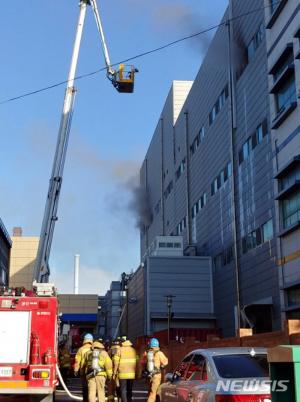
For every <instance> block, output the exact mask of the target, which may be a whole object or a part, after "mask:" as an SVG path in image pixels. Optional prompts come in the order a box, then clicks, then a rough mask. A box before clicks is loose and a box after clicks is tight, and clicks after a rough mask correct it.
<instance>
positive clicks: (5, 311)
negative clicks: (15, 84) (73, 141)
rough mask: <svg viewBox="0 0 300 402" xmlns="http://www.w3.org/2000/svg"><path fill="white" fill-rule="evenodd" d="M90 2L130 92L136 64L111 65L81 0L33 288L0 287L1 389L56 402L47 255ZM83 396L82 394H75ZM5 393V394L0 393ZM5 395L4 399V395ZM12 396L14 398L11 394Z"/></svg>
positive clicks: (118, 77)
mask: <svg viewBox="0 0 300 402" xmlns="http://www.w3.org/2000/svg"><path fill="white" fill-rule="evenodd" d="M88 6H91V7H92V9H93V12H94V16H95V20H96V24H97V27H98V30H99V33H100V39H101V43H102V50H103V54H104V59H105V63H106V70H107V76H108V78H109V79H110V81H111V82H112V84H113V85H114V87H115V88H116V89H117V90H118V92H124V93H131V92H133V88H134V77H135V73H136V71H137V70H136V69H135V68H134V67H133V66H130V67H129V68H128V67H126V66H124V65H120V66H119V67H118V69H117V70H114V69H113V68H112V65H111V62H110V58H109V53H108V49H107V46H106V42H105V37H104V32H103V27H102V23H101V19H100V14H99V9H98V7H97V3H96V0H80V3H79V7H80V10H79V18H78V23H77V30H76V36H75V41H74V47H73V53H72V58H71V64H70V70H69V76H68V80H67V85H66V90H65V97H64V103H63V109H62V115H61V120H60V126H59V131H58V138H57V144H56V150H55V156H54V161H53V167H52V173H51V177H50V183H49V189H48V194H47V200H46V205H45V211H44V217H43V222H42V228H41V235H40V242H39V247H38V252H37V258H36V262H35V267H34V273H33V291H27V290H25V289H24V288H18V289H8V288H0V395H1V397H2V396H9V397H12V398H14V399H13V400H14V401H17V400H18V397H19V396H20V395H21V396H24V395H26V396H28V397H29V400H30V402H37V401H40V402H41V401H43V402H53V401H54V393H55V387H56V383H57V375H56V374H57V373H56V366H57V340H58V301H57V297H56V294H55V287H54V285H53V284H50V283H48V281H49V275H50V268H49V257H50V251H51V244H52V239H53V233H54V227H55V222H56V221H57V219H58V218H57V211H58V202H59V196H60V190H61V185H62V179H63V170H64V165H65V160H66V153H67V147H68V140H69V134H70V129H71V122H72V114H73V108H74V100H75V94H76V89H75V86H74V81H75V78H76V67H77V62H78V57H79V50H80V45H81V39H82V33H83V27H84V21H85V16H86V11H87V7H88ZM73 398H75V399H80V398H78V397H73ZM0 399H1V398H0ZM1 400H2V399H1ZM10 400H11V399H10Z"/></svg>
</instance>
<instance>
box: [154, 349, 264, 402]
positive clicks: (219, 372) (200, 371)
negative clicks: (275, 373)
mask: <svg viewBox="0 0 300 402" xmlns="http://www.w3.org/2000/svg"><path fill="white" fill-rule="evenodd" d="M165 381H166V382H165V383H163V384H162V385H161V387H160V389H159V396H158V398H159V400H160V402H204V401H205V402H271V395H270V393H271V390H270V388H271V387H270V381H269V369H268V361H267V352H266V349H263V348H256V349H254V348H219V349H198V350H194V351H193V352H191V353H189V354H188V355H187V356H186V357H185V358H184V359H183V360H182V362H181V363H180V364H179V365H178V367H177V368H176V370H175V371H174V373H169V374H167V375H166V380H165Z"/></svg>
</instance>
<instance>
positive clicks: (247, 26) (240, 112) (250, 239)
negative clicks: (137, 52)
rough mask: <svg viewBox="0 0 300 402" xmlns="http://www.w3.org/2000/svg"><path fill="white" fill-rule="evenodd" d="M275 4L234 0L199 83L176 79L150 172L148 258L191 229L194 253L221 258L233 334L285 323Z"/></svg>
mask: <svg viewBox="0 0 300 402" xmlns="http://www.w3.org/2000/svg"><path fill="white" fill-rule="evenodd" d="M281 3H287V2H286V1H282V2H281ZM288 3H293V1H289V2H288ZM296 3H297V4H298V1H296ZM272 5H273V3H272V2H270V4H269V2H268V4H267V5H265V4H264V1H263V0H243V1H240V0H232V1H230V4H229V8H228V10H227V11H226V13H225V16H224V18H223V21H222V23H223V24H221V25H220V27H219V28H218V30H217V32H216V34H215V36H214V38H213V40H212V42H211V45H210V47H209V49H208V52H207V54H206V56H205V58H204V60H203V63H202V66H201V68H200V70H199V73H198V74H197V76H196V78H195V81H194V82H193V83H191V82H182V83H181V82H176V81H175V82H174V83H173V85H172V88H171V91H170V93H169V95H168V98H167V101H166V104H165V106H164V108H163V111H162V113H161V116H160V118H159V122H158V125H157V127H156V130H155V132H154V135H153V138H152V141H151V144H150V146H149V149H148V151H147V154H146V156H145V160H144V162H143V165H142V168H141V172H140V178H141V188H142V189H143V191H144V192H145V194H146V195H147V197H148V205H149V211H148V212H149V213H148V214H147V216H148V218H147V220H145V222H144V226H143V227H142V230H141V259H142V260H143V258H144V256H145V255H147V250H148V248H149V247H150V245H151V243H152V242H153V239H154V238H155V236H157V235H182V236H183V238H184V245H185V254H186V255H189V254H195V253H196V255H198V256H211V257H212V259H213V281H214V306H215V315H216V318H217V326H218V327H219V328H221V329H222V331H223V334H224V335H225V336H229V335H233V334H234V333H235V331H236V330H237V329H238V328H240V327H241V326H251V327H253V330H254V332H262V331H269V330H276V329H279V328H280V327H281V322H282V321H281V319H282V314H281V300H280V290H279V288H280V282H279V273H280V271H279V270H278V266H277V261H278V255H277V254H278V253H277V233H276V232H275V231H276V230H277V226H276V219H275V216H276V215H275V202H274V198H275V196H274V179H273V176H274V173H273V161H274V152H273V142H274V141H273V139H272V137H271V128H272V127H273V121H272V122H270V100H269V88H268V56H269V57H270V54H268V53H267V44H266V29H265V10H266V8H267V9H268V8H271V7H272ZM228 19H230V20H231V23H230V24H228V23H226V21H228ZM269 53H270V51H269ZM229 55H230V57H229ZM298 121H299V119H298ZM296 142H297V144H298V145H299V138H298V139H297V140H296ZM295 149H296V148H294V150H295ZM298 149H299V148H298ZM295 163H296V162H295ZM293 166H295V165H293ZM298 198H299V197H298ZM298 239H299V237H298ZM299 278H300V277H299Z"/></svg>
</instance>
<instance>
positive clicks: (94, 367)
mask: <svg viewBox="0 0 300 402" xmlns="http://www.w3.org/2000/svg"><path fill="white" fill-rule="evenodd" d="M85 373H86V379H87V383H88V395H89V399H88V401H89V402H96V396H97V397H98V402H105V382H106V378H108V379H109V380H110V379H111V377H112V361H111V358H110V357H109V355H108V353H107V352H106V350H105V347H104V345H103V343H101V342H99V341H96V342H94V343H93V345H92V347H91V350H89V351H88V352H87V354H86V357H85Z"/></svg>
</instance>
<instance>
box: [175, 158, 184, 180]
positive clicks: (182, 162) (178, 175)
mask: <svg viewBox="0 0 300 402" xmlns="http://www.w3.org/2000/svg"><path fill="white" fill-rule="evenodd" d="M185 166H186V159H185V158H184V159H183V160H182V161H181V163H180V165H179V167H178V169H177V170H176V173H175V176H176V180H178V179H179V177H180V176H181V175H182V173H183V172H184V171H185Z"/></svg>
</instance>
